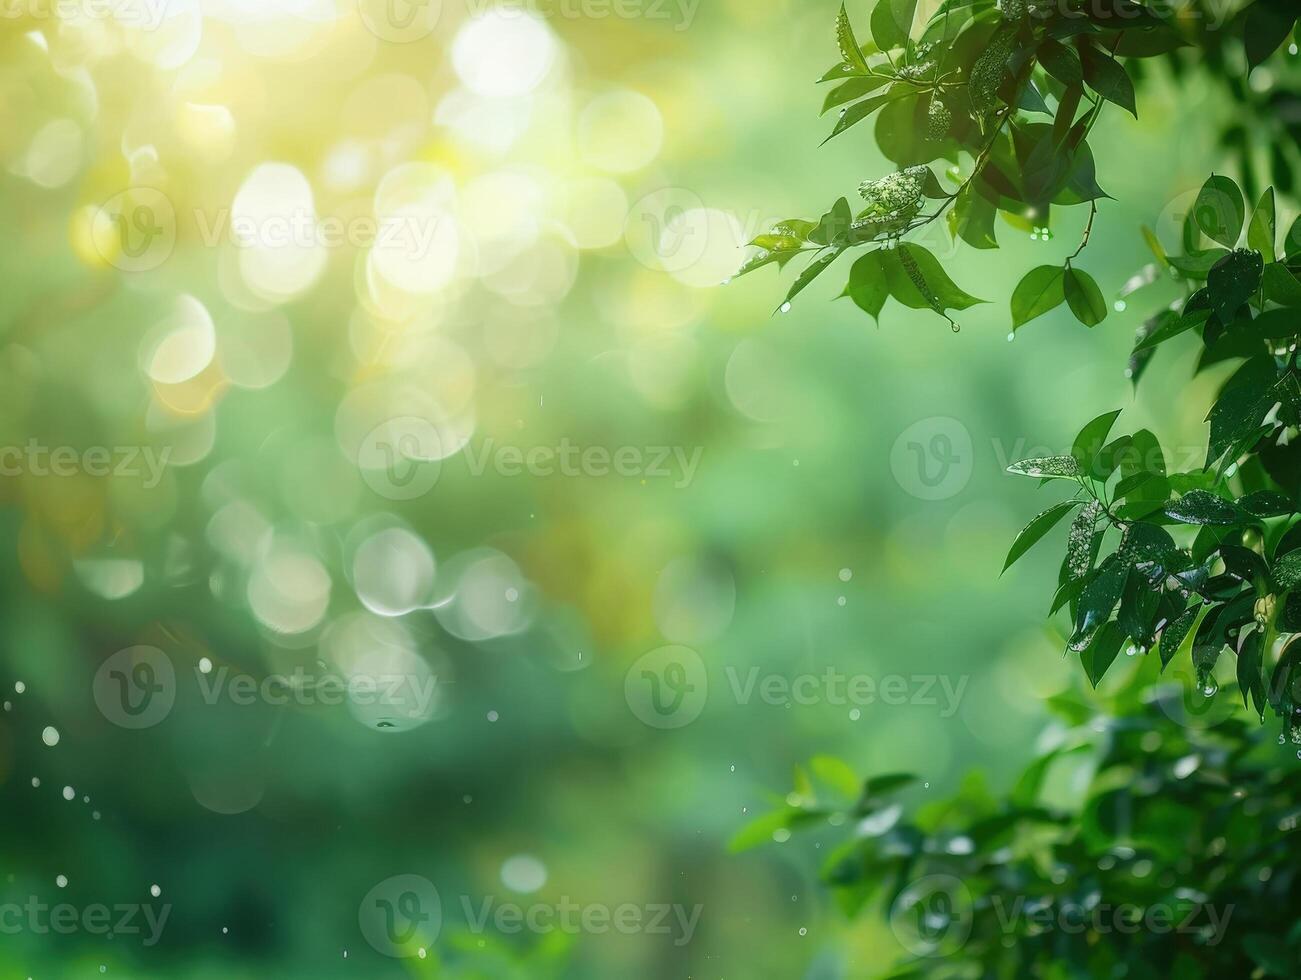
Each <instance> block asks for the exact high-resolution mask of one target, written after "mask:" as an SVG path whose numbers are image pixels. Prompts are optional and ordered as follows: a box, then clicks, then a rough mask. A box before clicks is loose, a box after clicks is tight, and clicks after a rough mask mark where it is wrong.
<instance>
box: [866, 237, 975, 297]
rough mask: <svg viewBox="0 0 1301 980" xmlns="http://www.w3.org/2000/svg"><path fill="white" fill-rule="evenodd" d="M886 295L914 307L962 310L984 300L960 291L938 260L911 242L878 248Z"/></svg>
mask: <svg viewBox="0 0 1301 980" xmlns="http://www.w3.org/2000/svg"><path fill="white" fill-rule="evenodd" d="M881 260H882V263H883V265H884V267H885V273H886V278H887V281H888V282H889V283H890V295H892V296H893V297H894V298H895V299H897V300H898V301H899V302H900V303H902V304H903V305H904V306H907V307H909V308H911V309H914V310H926V309H929V310H934V311H935V312H936V313H941V314H942V313H944V312H945V311H947V310H965V309H967V308H968V307H969V306H974V305H975V304H977V303H983V302H985V301H984V300H983V299H977V298H976V297H974V296H972V295H970V294H968V293H966V292H964V291H963V290H962V289H960V288H958V286H957V285H956V284H955V283H954V282H953V280H952V279H950V278H949V276H948V273H946V272H945V271H944V269H943V267H942V266H941V265H940V262H939V259H937V258H935V256H934V255H932V254H931V253H930V252H928V251H927V250H926V249H924V248H922V246H920V245H916V244H914V243H912V242H900V243H899V244H898V246H896V247H895V248H892V249H885V250H883V251H882V254H881Z"/></svg>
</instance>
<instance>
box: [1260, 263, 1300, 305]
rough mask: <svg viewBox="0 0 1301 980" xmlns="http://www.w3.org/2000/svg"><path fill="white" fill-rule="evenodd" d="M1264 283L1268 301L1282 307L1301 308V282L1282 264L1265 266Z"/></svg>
mask: <svg viewBox="0 0 1301 980" xmlns="http://www.w3.org/2000/svg"><path fill="white" fill-rule="evenodd" d="M1262 283H1263V285H1264V287H1265V298H1266V299H1267V300H1270V301H1272V302H1274V303H1278V304H1279V305H1280V306H1291V307H1294V308H1295V307H1298V306H1301V280H1299V279H1297V277H1296V276H1295V275H1294V274H1293V273H1292V270H1291V269H1289V268H1288V267H1287V266H1285V265H1284V264H1283V263H1282V262H1271V263H1270V264H1269V265H1267V266H1265V272H1264V276H1263V278H1262Z"/></svg>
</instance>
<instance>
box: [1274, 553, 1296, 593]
mask: <svg viewBox="0 0 1301 980" xmlns="http://www.w3.org/2000/svg"><path fill="white" fill-rule="evenodd" d="M1297 583H1301V549H1298V550H1296V551H1289V552H1288V553H1287V554H1286V555H1283V556H1282V557H1281V558H1278V559H1276V560H1275V561H1274V584H1275V585H1276V586H1278V590H1279V591H1280V592H1287V591H1288V590H1289V589H1294V588H1296V586H1297Z"/></svg>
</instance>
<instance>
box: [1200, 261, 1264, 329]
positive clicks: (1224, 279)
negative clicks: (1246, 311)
mask: <svg viewBox="0 0 1301 980" xmlns="http://www.w3.org/2000/svg"><path fill="white" fill-rule="evenodd" d="M1264 270H1265V265H1264V262H1263V261H1262V260H1261V257H1260V253H1259V252H1253V251H1251V250H1249V249H1236V250H1234V251H1232V252H1230V253H1229V254H1228V255H1226V256H1225V257H1224V258H1222V259H1220V261H1219V262H1216V263H1215V265H1214V266H1213V267H1212V268H1211V270H1210V272H1208V273H1207V276H1206V288H1207V289H1208V290H1209V291H1210V296H1211V303H1212V304H1213V306H1214V309H1215V315H1216V316H1218V317H1219V318H1220V322H1221V323H1225V324H1228V323H1232V322H1233V318H1234V317H1235V316H1236V315H1237V313H1238V310H1240V309H1242V307H1243V305H1245V304H1246V302H1247V300H1249V299H1250V298H1251V297H1252V296H1253V295H1255V292H1256V290H1257V289H1259V288H1260V278H1261V275H1262V274H1263V273H1264Z"/></svg>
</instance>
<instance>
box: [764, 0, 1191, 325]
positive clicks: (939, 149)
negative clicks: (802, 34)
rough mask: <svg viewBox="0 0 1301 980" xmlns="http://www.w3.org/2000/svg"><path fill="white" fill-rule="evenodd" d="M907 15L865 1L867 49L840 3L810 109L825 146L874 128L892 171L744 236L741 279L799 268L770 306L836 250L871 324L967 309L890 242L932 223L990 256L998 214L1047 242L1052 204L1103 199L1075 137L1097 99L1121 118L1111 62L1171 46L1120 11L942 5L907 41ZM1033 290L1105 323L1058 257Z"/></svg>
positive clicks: (1129, 98)
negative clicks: (890, 192)
mask: <svg viewBox="0 0 1301 980" xmlns="http://www.w3.org/2000/svg"><path fill="white" fill-rule="evenodd" d="M916 7H917V3H916V0H880V2H878V3H877V5H876V7H875V9H874V10H873V12H872V17H871V25H870V26H871V40H869V41H867V42H866V43H862V42H860V40H859V38H858V37H857V35H856V34H855V32H854V29H853V26H852V24H851V21H850V18H849V16H848V13H847V11H846V10H845V8H844V7H842V8H841V11H840V16H839V19H838V21H837V30H836V35H837V41H838V43H839V47H840V55H841V61H840V63H839V64H837V65H835V66H833V67H832V68H831V70H830V71H828V72H827V73H826V74H825V75H824V76H823V78H822V81H824V82H836V83H838V84H836V85H835V87H834V88H832V89H831V91H830V93H829V94H828V95H827V97H826V101H825V103H824V111H831V110H833V109H835V110H838V112H839V117H838V120H837V122H836V124H835V127H834V129H833V130H832V132H831V137H828V138H829V139H830V138H833V137H836V136H839V135H841V134H842V133H845V132H847V131H849V130H850V129H852V128H854V127H855V126H857V125H858V124H859V123H861V122H863V121H864V120H866V119H869V118H873V117H875V136H876V142H877V145H878V146H879V147H880V149H881V151H882V152H883V153H884V154H885V156H886V157H887V158H888V159H889V160H891V161H892V162H893V163H895V164H897V165H898V166H899V167H900V168H901V169H900V171H899V172H897V173H896V174H893V175H889V176H887V177H884V178H882V179H880V180H876V181H867V182H864V184H863V185H862V187H860V194H861V195H862V196H863V198H864V199H865V202H866V206H865V207H864V208H863V209H862V210H860V211H857V212H856V211H855V209H854V208H853V207H852V206H851V205H850V203H849V201H848V199H847V198H843V197H842V198H841V199H839V200H838V201H836V203H835V204H834V205H833V206H832V207H831V209H830V210H829V211H827V212H826V214H824V215H823V216H822V217H821V218H820V219H818V220H816V221H809V220H804V219H791V220H789V221H784V222H781V223H779V224H778V225H777V226H776V227H775V228H773V229H772V231H771V232H770V233H768V234H766V235H761V236H760V237H758V238H757V239H755V241H754V242H753V243H752V244H753V245H754V246H756V247H757V249H758V251H757V252H756V254H755V255H754V256H753V257H751V258H750V259H749V261H748V262H747V263H746V264H745V265H744V266H743V268H742V269H741V274H745V273H749V272H753V271H754V270H756V269H760V268H763V267H764V266H767V265H772V264H776V265H777V266H779V267H784V266H785V265H786V264H787V263H788V262H790V261H791V260H793V259H794V258H796V257H797V256H808V257H810V258H811V261H810V262H809V264H808V265H807V267H806V268H805V269H804V270H803V272H802V273H801V274H800V276H799V277H798V278H797V279H796V281H795V283H794V284H793V285H792V287H791V289H790V291H789V293H788V294H787V296H786V300H785V302H784V303H783V306H782V308H783V309H789V304H790V302H791V301H792V300H793V299H794V298H795V297H796V296H797V295H798V294H799V293H800V292H802V291H803V290H804V289H805V288H806V287H807V286H808V285H809V284H810V283H811V282H813V280H814V279H816V278H817V277H818V276H819V275H821V274H822V273H823V272H825V271H826V270H827V268H829V267H830V266H831V265H832V263H834V262H835V261H836V259H837V258H839V257H840V256H841V255H842V254H844V253H845V252H846V251H849V250H850V249H855V248H868V249H869V251H868V252H867V254H865V255H864V256H863V257H862V258H860V259H858V261H857V262H856V263H855V264H854V266H853V268H852V269H851V271H850V276H849V284H848V286H847V287H846V290H845V294H844V295H847V296H850V297H851V298H852V299H853V300H854V302H855V303H857V304H858V305H859V306H860V307H861V308H862V309H864V310H865V311H867V312H868V313H870V314H871V315H872V316H873V317H878V316H879V315H880V313H881V310H882V308H883V307H884V305H885V302H886V300H887V299H889V298H893V299H895V300H896V301H898V302H899V303H901V304H903V305H904V306H907V307H910V308H912V309H930V310H933V311H934V312H936V313H938V314H940V315H942V316H944V317H945V318H946V319H949V321H950V323H952V322H953V321H952V319H951V318H950V317H949V315H948V314H949V311H950V310H963V309H966V308H967V307H969V306H971V305H973V304H975V303H978V302H982V301H981V300H978V299H976V298H975V297H973V296H971V295H970V294H968V293H966V292H965V291H963V290H962V289H960V288H958V287H957V286H956V285H955V284H954V283H953V282H952V280H950V279H949V277H948V276H947V274H945V273H944V271H943V269H942V268H941V266H940V263H939V261H938V260H937V259H936V258H935V257H934V255H933V254H931V253H930V252H929V251H928V250H927V249H925V248H923V247H922V246H921V245H918V244H916V243H904V242H902V241H901V240H902V239H903V238H904V236H906V235H908V234H910V233H912V232H916V231H918V230H919V229H921V228H924V227H926V226H927V225H930V224H931V223H932V222H933V221H935V220H937V219H938V218H940V217H941V216H942V215H945V216H947V217H946V220H947V222H948V228H949V231H950V233H951V234H952V236H953V238H954V240H955V241H962V242H965V243H966V244H968V245H971V246H972V247H974V248H980V249H988V248H997V247H998V241H997V238H996V236H995V218H996V216H997V215H998V214H999V213H1000V212H1001V213H1002V214H1003V216H1004V218H1005V220H1006V221H1007V222H1008V223H1010V224H1011V225H1012V226H1013V227H1017V228H1023V229H1025V230H1027V231H1031V232H1033V233H1034V234H1036V235H1038V234H1040V233H1042V234H1045V235H1046V234H1047V231H1046V229H1047V227H1048V225H1049V221H1050V215H1051V212H1052V209H1053V207H1054V206H1071V205H1080V204H1089V205H1090V206H1091V207H1092V208H1095V209H1096V202H1097V201H1098V200H1100V199H1102V198H1104V197H1106V196H1107V195H1106V193H1105V192H1104V191H1103V190H1102V188H1101V187H1099V186H1098V182H1097V178H1096V172H1095V166H1094V161H1093V152H1092V150H1091V149H1090V147H1089V141H1088V137H1089V134H1090V132H1091V131H1092V129H1093V126H1094V124H1095V123H1096V121H1097V119H1098V116H1099V114H1100V113H1101V111H1102V108H1103V106H1104V105H1105V104H1106V103H1108V102H1110V103H1114V104H1116V105H1120V106H1122V107H1123V108H1125V109H1126V110H1127V111H1129V112H1131V113H1134V112H1136V106H1135V96H1134V85H1133V82H1132V80H1131V78H1130V76H1129V74H1128V73H1127V72H1126V69H1125V67H1124V65H1123V64H1122V60H1121V59H1124V58H1143V57H1153V56H1157V55H1160V54H1163V53H1166V52H1169V51H1171V50H1173V49H1174V48H1176V47H1178V46H1179V45H1180V44H1181V43H1182V39H1181V37H1180V35H1179V34H1178V33H1177V32H1175V30H1174V29H1173V28H1172V27H1171V26H1170V24H1169V23H1168V21H1167V20H1164V19H1162V18H1160V17H1158V16H1157V15H1155V14H1154V13H1152V12H1151V11H1150V10H1148V9H1147V8H1145V7H1144V6H1143V5H1142V4H1139V3H1136V2H1133V0H1089V2H1075V0H1053V2H1047V0H1004V2H1003V3H1002V4H1001V6H1000V5H999V4H997V3H995V0H947V2H945V3H944V4H942V5H941V6H940V8H939V9H938V11H937V12H936V13H935V14H934V15H933V16H932V17H931V18H930V19H929V20H928V21H927V22H926V24H925V25H924V26H923V27H922V29H921V31H920V33H919V35H918V36H917V37H916V38H914V37H913V36H912V24H913V21H914V19H915V17H916ZM937 160H944V161H948V162H949V163H950V164H951V166H950V167H948V168H947V169H946V171H945V176H946V177H947V178H949V179H950V181H953V182H956V184H955V186H953V187H952V188H946V187H945V186H944V185H943V184H942V183H941V182H940V179H939V178H938V177H937V176H936V174H935V172H934V171H933V170H932V169H931V167H930V164H932V163H933V162H935V161H937ZM962 161H967V166H966V169H967V176H966V177H965V178H962V176H961V175H962V173H963V169H962V166H961V163H962ZM905 178H907V179H905ZM900 183H906V184H907V185H908V186H909V188H910V189H911V191H912V193H911V194H909V195H907V196H905V197H902V198H900V197H896V198H895V199H892V200H891V201H890V202H889V204H888V206H887V207H883V206H882V202H881V200H880V192H881V189H882V188H883V186H897V185H898V184H900ZM1078 254H1079V253H1078V252H1077V253H1076V255H1075V256H1072V259H1074V258H1076V257H1078ZM1041 285H1042V291H1046V292H1048V293H1050V294H1051V293H1053V291H1054V290H1056V291H1057V292H1060V293H1061V295H1062V297H1063V299H1064V300H1065V301H1067V302H1069V303H1070V306H1071V309H1072V310H1074V311H1075V312H1076V315H1077V316H1078V317H1079V318H1080V319H1081V321H1083V322H1084V323H1086V324H1088V325H1090V326H1092V325H1093V324H1095V323H1097V322H1099V321H1100V320H1101V319H1102V318H1103V317H1104V316H1106V304H1105V303H1103V302H1102V299H1101V292H1100V290H1099V289H1098V287H1097V285H1096V283H1094V281H1093V279H1092V278H1090V277H1089V276H1088V275H1087V274H1086V273H1084V272H1082V271H1080V270H1078V269H1074V268H1072V267H1071V264H1070V260H1068V262H1067V264H1066V268H1065V269H1064V270H1062V275H1061V276H1060V277H1059V278H1057V279H1055V280H1052V281H1045V282H1044V283H1042V284H1041ZM1045 301H1046V300H1045ZM955 327H956V324H955Z"/></svg>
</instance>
